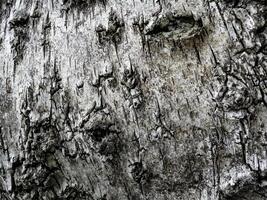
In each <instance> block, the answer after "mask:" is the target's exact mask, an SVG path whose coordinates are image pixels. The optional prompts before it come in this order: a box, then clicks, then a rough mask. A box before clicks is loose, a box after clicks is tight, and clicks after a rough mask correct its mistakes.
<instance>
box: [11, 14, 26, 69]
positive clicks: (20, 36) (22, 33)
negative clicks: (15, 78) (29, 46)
mask: <svg viewBox="0 0 267 200" xmlns="http://www.w3.org/2000/svg"><path fill="white" fill-rule="evenodd" d="M28 23H29V15H28V13H27V12H26V11H25V10H19V11H16V12H15V13H14V17H13V19H12V20H10V22H9V24H10V29H11V30H13V31H14V39H13V40H12V41H11V47H12V50H13V56H14V58H13V59H14V66H16V65H18V64H19V62H20V61H21V60H22V59H23V54H24V50H25V46H26V43H27V42H28V40H29V34H28V28H29V27H28ZM15 72H16V70H14V74H15Z"/></svg>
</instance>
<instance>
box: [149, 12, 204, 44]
mask: <svg viewBox="0 0 267 200" xmlns="http://www.w3.org/2000/svg"><path fill="white" fill-rule="evenodd" d="M202 28H203V23H202V20H201V19H199V20H195V19H194V18H193V16H191V15H188V16H179V15H174V14H166V15H164V16H160V17H158V18H157V19H156V20H155V21H154V22H152V23H149V24H148V25H147V27H146V28H145V34H146V35H150V36H152V37H160V36H161V37H166V38H173V39H187V38H191V37H194V36H195V35H197V34H199V33H200V32H201V29H202Z"/></svg>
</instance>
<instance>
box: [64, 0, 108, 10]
mask: <svg viewBox="0 0 267 200" xmlns="http://www.w3.org/2000/svg"><path fill="white" fill-rule="evenodd" d="M97 4H99V5H104V6H105V5H106V4H107V0H63V5H65V6H67V8H68V9H71V8H78V9H81V10H82V9H86V8H90V7H93V6H95V5H97Z"/></svg>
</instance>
